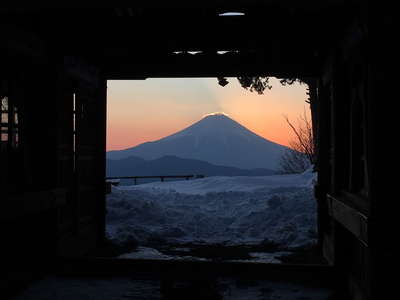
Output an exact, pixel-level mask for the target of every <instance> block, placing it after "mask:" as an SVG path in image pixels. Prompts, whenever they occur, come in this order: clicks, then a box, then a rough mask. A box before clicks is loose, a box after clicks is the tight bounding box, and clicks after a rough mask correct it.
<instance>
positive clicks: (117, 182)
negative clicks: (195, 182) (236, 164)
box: [106, 174, 204, 193]
mask: <svg viewBox="0 0 400 300" xmlns="http://www.w3.org/2000/svg"><path fill="white" fill-rule="evenodd" d="M152 178H160V180H161V181H162V182H163V181H165V179H171V178H178V179H186V180H189V179H190V178H193V179H195V178H204V175H200V174H197V175H157V176H117V177H106V186H107V193H109V192H111V185H114V186H117V185H119V181H114V182H113V181H112V180H121V179H133V183H134V185H137V183H138V179H152Z"/></svg>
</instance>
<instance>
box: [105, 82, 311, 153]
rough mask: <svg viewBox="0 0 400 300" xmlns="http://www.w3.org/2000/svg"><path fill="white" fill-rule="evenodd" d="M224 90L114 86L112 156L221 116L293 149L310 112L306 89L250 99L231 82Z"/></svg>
mask: <svg viewBox="0 0 400 300" xmlns="http://www.w3.org/2000/svg"><path fill="white" fill-rule="evenodd" d="M229 81H230V84H229V85H227V86H226V87H225V88H222V87H220V86H218V84H217V81H216V79H214V78H201V79H150V80H145V81H109V83H108V107H107V109H108V115H107V118H108V120H107V151H110V150H122V149H126V148H130V147H134V146H136V145H139V144H141V143H144V142H149V141H156V140H158V139H160V138H163V137H166V136H168V135H171V134H173V133H176V132H178V131H180V130H182V129H185V128H186V127H188V126H190V125H192V124H193V123H195V122H197V121H199V120H201V119H202V118H203V117H205V116H207V115H210V114H211V115H212V114H217V113H216V112H218V113H222V114H225V115H227V116H228V117H230V118H232V119H233V120H235V121H237V122H239V123H240V124H241V125H243V126H245V127H246V128H248V129H249V130H251V131H253V132H254V133H256V134H258V135H260V136H262V137H264V138H266V139H268V140H270V141H273V142H275V143H278V144H281V145H286V146H287V145H288V144H289V142H290V140H291V139H293V137H294V136H293V133H292V132H291V130H290V128H289V126H288V125H287V124H286V121H285V120H284V117H283V116H284V115H287V116H288V117H289V119H290V120H291V121H292V122H293V123H295V124H296V122H297V118H298V116H299V115H301V114H302V113H303V112H304V109H305V108H306V109H307V113H308V115H309V112H308V111H309V109H308V104H306V103H305V100H306V99H307V95H306V87H305V86H304V85H302V86H300V85H298V84H297V85H294V86H290V87H282V86H280V85H279V83H278V84H276V82H274V81H273V80H271V82H274V83H275V85H274V87H273V88H272V89H271V90H267V91H265V94H264V95H258V94H256V93H251V92H249V91H247V90H245V89H243V88H242V87H240V86H239V85H238V84H237V83H236V82H235V80H233V79H229Z"/></svg>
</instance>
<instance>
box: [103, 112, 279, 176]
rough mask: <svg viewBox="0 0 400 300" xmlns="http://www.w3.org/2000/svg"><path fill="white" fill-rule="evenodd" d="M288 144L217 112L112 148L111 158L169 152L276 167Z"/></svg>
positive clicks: (149, 157)
mask: <svg viewBox="0 0 400 300" xmlns="http://www.w3.org/2000/svg"><path fill="white" fill-rule="evenodd" d="M285 149H287V148H286V147H285V146H282V145H279V144H277V143H274V142H272V141H269V140H267V139H265V138H263V137H261V136H259V135H257V134H256V133H254V132H252V131H250V130H249V129H247V128H246V127H244V126H243V125H241V124H240V123H238V122H236V121H235V120H232V119H231V118H229V117H228V116H226V115H224V114H214V115H208V116H205V117H203V118H202V119H201V120H199V121H197V122H195V123H194V124H192V125H190V126H188V127H186V128H184V129H183V130H181V131H178V132H175V133H173V134H171V135H169V136H166V137H164V138H161V139H159V140H156V141H152V142H146V143H143V144H140V145H137V146H135V147H131V148H128V149H125V150H119V151H110V152H108V153H107V158H108V159H113V160H116V159H123V158H127V157H129V156H136V157H141V158H144V159H147V160H153V159H157V158H160V157H162V156H165V155H174V156H177V157H180V158H185V159H197V160H202V161H206V162H209V163H211V164H215V165H222V166H229V167H236V168H240V169H255V168H266V169H271V170H276V169H277V168H278V161H279V158H280V156H281V155H282V153H283V151H284V150H285Z"/></svg>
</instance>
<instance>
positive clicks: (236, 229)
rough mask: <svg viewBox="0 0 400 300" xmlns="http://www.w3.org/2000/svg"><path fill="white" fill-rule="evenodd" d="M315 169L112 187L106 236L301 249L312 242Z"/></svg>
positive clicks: (146, 241)
mask: <svg viewBox="0 0 400 300" xmlns="http://www.w3.org/2000/svg"><path fill="white" fill-rule="evenodd" d="M314 180H315V173H312V172H311V171H309V170H308V171H306V172H304V173H302V174H298V175H274V176H265V177H209V178H204V179H196V180H190V181H178V182H161V183H160V182H157V183H149V184H143V185H138V186H124V187H113V189H112V193H111V194H109V195H108V196H107V234H108V236H109V238H111V239H112V240H114V241H117V242H124V241H127V240H132V239H134V240H136V241H138V242H139V244H140V245H142V246H151V245H152V244H154V243H164V242H165V243H177V244H186V243H191V244H228V245H234V244H258V243H272V244H274V245H279V246H280V247H282V248H287V249H290V248H295V247H303V246H307V245H310V244H312V243H314V242H315V241H316V240H315V239H316V202H315V199H314V197H313V191H312V185H313V182H314Z"/></svg>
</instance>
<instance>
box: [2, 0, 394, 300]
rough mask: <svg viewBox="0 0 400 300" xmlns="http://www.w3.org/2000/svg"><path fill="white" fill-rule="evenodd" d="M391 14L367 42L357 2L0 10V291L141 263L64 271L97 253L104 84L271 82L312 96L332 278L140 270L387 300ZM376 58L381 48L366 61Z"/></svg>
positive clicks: (274, 270)
mask: <svg viewBox="0 0 400 300" xmlns="http://www.w3.org/2000/svg"><path fill="white" fill-rule="evenodd" d="M390 14H391V12H390V11H389V9H388V10H386V11H385V13H382V14H380V13H379V12H378V11H376V17H378V20H379V21H378V22H376V23H375V26H374V27H373V28H371V27H370V26H369V24H368V23H367V19H368V8H367V4H365V3H364V2H363V1H356V0H354V1H351V0H346V1H344V0H343V1H340V0H337V1H334V0H331V1H304V2H300V1H290V0H287V1H278V0H277V1H274V0H269V1H267V0H266V1H249V0H246V1H201V2H199V4H198V5H196V4H187V3H186V4H184V5H181V4H179V5H178V4H174V1H168V2H166V3H165V4H163V5H160V6H156V5H155V4H148V5H147V4H144V2H141V3H140V4H136V5H135V7H132V8H101V7H100V8H96V7H90V8H83V7H81V8H70V7H68V8H57V9H39V8H37V7H31V8H26V9H24V8H14V9H3V8H2V9H1V10H0V18H1V26H0V33H1V34H0V36H1V42H0V66H1V68H0V70H1V75H0V98H1V105H2V106H1V154H0V163H1V164H0V184H1V185H0V196H1V200H0V203H1V208H0V218H1V225H0V228H1V229H0V230H1V234H0V237H1V255H0V261H1V266H0V270H1V271H0V272H1V275H2V278H3V279H2V280H1V286H2V288H4V287H10V286H13V284H15V286H19V285H20V284H21V283H22V282H24V280H26V279H29V278H31V277H32V276H33V275H34V274H37V273H38V272H44V273H46V272H50V270H52V271H60V272H61V271H62V270H65V266H66V265H67V264H68V263H70V264H71V265H73V266H75V267H76V268H75V269H81V270H83V269H85V268H86V267H88V268H89V267H90V268H92V270H93V271H100V269H101V267H102V269H101V270H102V271H107V272H110V273H111V274H114V275H115V274H120V273H121V272H122V271H124V272H125V271H128V270H131V271H132V270H140V269H143V264H145V262H136V263H135V262H130V263H124V264H123V265H122V263H121V262H114V261H112V260H107V261H101V262H100V261H98V260H84V259H81V260H79V259H75V260H67V259H66V257H82V256H84V255H85V254H87V253H90V251H92V250H93V249H95V248H96V247H101V245H102V242H103V240H104V232H105V222H104V219H105V201H104V199H105V182H104V178H105V137H106V130H105V127H106V80H107V79H145V78H147V77H205V76H207V77H210V76H211V77H219V78H220V82H221V84H224V80H223V77H226V76H236V77H243V76H249V77H251V76H276V77H279V78H296V77H297V78H302V79H303V80H306V81H307V82H308V83H309V85H310V100H311V107H312V114H313V123H314V128H315V134H316V136H317V139H316V140H317V147H318V163H317V167H318V172H319V175H318V185H317V186H316V189H315V192H316V196H317V199H318V205H319V210H318V214H319V221H320V222H319V233H320V237H319V241H320V245H321V251H322V253H323V255H324V256H325V258H326V259H327V260H328V261H329V263H330V264H331V267H330V268H328V269H324V268H322V267H315V268H313V267H309V268H306V267H304V268H301V267H293V266H274V267H272V266H268V265H262V266H258V265H257V266H256V267H250V266H243V265H241V266H237V265H228V264H226V265H216V264H203V265H202V264H194V265H190V263H187V264H185V263H183V262H180V263H175V264H173V263H170V264H162V263H160V262H157V263H152V262H148V263H149V265H147V266H146V268H147V269H148V268H150V267H151V268H153V270H158V271H160V270H163V271H164V272H166V274H169V273H168V272H169V271H168V270H170V269H171V268H173V269H174V270H175V271H177V272H178V270H180V271H181V274H189V273H190V272H191V270H193V269H191V268H192V267H195V268H196V269H195V270H196V272H197V271H199V270H201V272H205V273H204V274H214V275H215V274H217V273H218V272H224V271H229V272H228V273H229V274H231V275H232V274H236V275H238V274H239V272H241V274H252V275H253V276H261V277H262V276H266V277H275V278H278V277H279V278H284V279H285V278H286V279H289V278H292V277H293V274H296V276H294V277H296V278H297V279H299V278H300V277H301V278H303V279H305V278H310V277H313V276H314V277H315V276H317V277H318V276H319V277H320V278H319V279H320V280H323V278H325V279H329V280H331V283H332V282H334V283H335V284H337V285H338V286H339V287H340V289H341V290H343V291H345V290H346V291H348V292H349V295H350V297H351V298H352V299H372V298H376V299H383V298H384V296H382V294H383V293H386V292H389V290H390V288H391V287H393V285H391V283H392V281H391V280H390V276H389V274H390V269H391V268H394V267H392V265H393V264H392V263H391V262H392V261H394V260H395V256H394V255H395V253H396V251H397V249H398V248H395V246H394V244H393V243H392V242H393V241H394V239H395V237H396V236H393V235H392V233H391V229H392V228H396V226H395V224H396V223H395V222H396V218H395V214H396V211H395V210H394V209H393V206H394V205H395V203H394V202H395V201H389V199H390V198H387V197H383V191H392V186H387V184H386V185H385V186H384V185H383V183H381V182H383V181H384V180H380V181H378V179H380V178H383V179H384V178H385V177H386V174H385V173H384V172H381V171H382V170H381V169H382V166H385V165H390V159H391V157H390V156H389V155H386V156H380V155H379V154H378V152H379V150H380V147H381V144H380V143H379V142H378V141H379V136H378V133H380V132H382V131H383V130H381V129H382V128H383V126H382V123H380V122H378V118H379V117H380V116H383V113H382V112H381V110H380V106H379V105H378V103H379V101H380V100H381V99H382V100H386V99H394V95H395V93H394V91H393V90H391V88H392V87H391V86H389V87H388V88H385V89H384V88H382V87H384V86H386V84H387V83H388V82H391V79H392V78H394V75H393V74H392V73H394V69H390V70H389V68H390V66H391V62H392V61H394V59H395V56H394V55H395V54H394V49H392V48H391V47H388V46H387V45H390V42H391V41H392V39H393V38H394V36H395V33H394V32H393V28H394V26H393V25H392V17H391V15H390ZM374 19H375V18H374ZM371 32H372V37H371V38H370V37H369V34H370V33H371ZM371 44H377V45H379V47H380V48H379V50H377V51H376V52H372V51H370V49H369V48H368V47H369V46H368V45H371ZM381 127H382V128H381ZM378 158H379V159H378ZM393 200H394V199H393ZM70 271H72V270H70ZM75 272H77V271H76V270H75ZM201 272H200V271H199V273H201ZM207 272H208V273H207ZM296 272H297V273H296ZM75 274H76V273H75ZM171 274H172V273H171ZM306 275H307V276H306ZM206 276H208V275H206ZM324 276H325V277H324ZM4 278H5V280H4ZM328 282H329V281H328Z"/></svg>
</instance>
